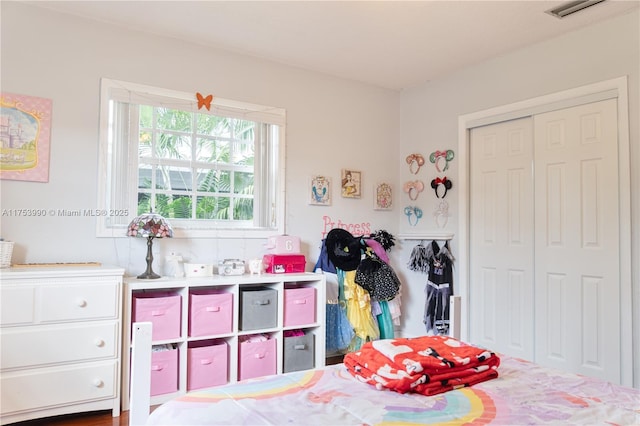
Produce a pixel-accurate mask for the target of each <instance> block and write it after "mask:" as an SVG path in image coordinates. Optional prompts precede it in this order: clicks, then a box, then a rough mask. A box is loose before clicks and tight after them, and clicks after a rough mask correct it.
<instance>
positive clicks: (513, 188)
mask: <svg viewBox="0 0 640 426" xmlns="http://www.w3.org/2000/svg"><path fill="white" fill-rule="evenodd" d="M532 129H533V120H532V119H531V118H523V119H518V120H513V121H507V122H502V123H498V124H493V125H490V126H485V127H478V128H474V129H472V130H471V146H470V154H471V156H470V158H471V162H470V209H471V210H470V224H469V225H470V259H469V261H470V265H469V267H470V278H469V318H470V328H469V332H470V339H471V341H472V342H474V343H477V344H480V345H483V346H485V347H488V348H491V349H493V350H495V351H499V352H502V353H507V354H510V355H513V356H517V357H520V358H524V359H528V360H533V354H534V350H533V333H534V331H533V327H534V320H533V299H534V294H533V244H534V242H533V237H534V231H533V230H534V221H533V200H534V196H533V177H532V167H533V148H532V147H533V136H532Z"/></svg>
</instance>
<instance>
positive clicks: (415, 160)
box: [406, 154, 424, 175]
mask: <svg viewBox="0 0 640 426" xmlns="http://www.w3.org/2000/svg"><path fill="white" fill-rule="evenodd" d="M406 161H407V164H408V165H409V171H410V172H411V174H414V175H417V174H418V172H419V171H420V167H422V166H423V165H424V157H423V156H422V155H420V154H409V155H408V156H407V158H406Z"/></svg>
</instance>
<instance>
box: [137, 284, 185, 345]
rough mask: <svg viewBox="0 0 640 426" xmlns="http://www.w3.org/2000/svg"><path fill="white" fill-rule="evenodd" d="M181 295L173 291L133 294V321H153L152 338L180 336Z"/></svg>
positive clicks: (167, 338) (155, 339) (161, 338)
mask: <svg viewBox="0 0 640 426" xmlns="http://www.w3.org/2000/svg"><path fill="white" fill-rule="evenodd" d="M181 304H182V302H181V297H180V295H177V294H172V293H158V292H156V293H136V294H134V295H133V314H132V318H133V321H132V322H143V321H151V323H152V324H153V332H152V336H151V339H152V340H154V341H157V340H169V339H176V338H179V337H180V316H181V313H182V306H181Z"/></svg>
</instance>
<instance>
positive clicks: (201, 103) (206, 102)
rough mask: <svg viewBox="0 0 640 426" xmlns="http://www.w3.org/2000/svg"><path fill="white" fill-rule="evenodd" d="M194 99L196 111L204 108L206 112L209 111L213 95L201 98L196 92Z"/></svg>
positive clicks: (200, 94)
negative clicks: (196, 100)
mask: <svg viewBox="0 0 640 426" xmlns="http://www.w3.org/2000/svg"><path fill="white" fill-rule="evenodd" d="M196 98H197V99H198V109H202V107H205V108H206V109H207V111H211V102H212V101H213V95H207V96H203V95H202V93H200V92H197V93H196Z"/></svg>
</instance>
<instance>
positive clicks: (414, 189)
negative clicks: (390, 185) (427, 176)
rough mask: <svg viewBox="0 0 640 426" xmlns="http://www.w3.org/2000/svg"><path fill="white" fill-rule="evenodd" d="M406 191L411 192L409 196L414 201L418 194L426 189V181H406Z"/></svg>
mask: <svg viewBox="0 0 640 426" xmlns="http://www.w3.org/2000/svg"><path fill="white" fill-rule="evenodd" d="M403 188H404V192H406V193H407V194H409V198H410V199H411V200H413V201H415V200H417V199H418V195H420V193H421V192H422V191H424V183H422V181H421V180H414V181H408V182H405V183H404V187H403Z"/></svg>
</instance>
